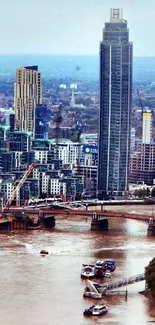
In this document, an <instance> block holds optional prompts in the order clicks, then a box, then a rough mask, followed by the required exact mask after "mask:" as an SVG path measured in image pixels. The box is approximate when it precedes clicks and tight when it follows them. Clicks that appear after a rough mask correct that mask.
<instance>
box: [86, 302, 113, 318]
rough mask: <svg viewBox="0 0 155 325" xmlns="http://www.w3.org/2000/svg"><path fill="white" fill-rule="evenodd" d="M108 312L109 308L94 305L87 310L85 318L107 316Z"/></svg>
mask: <svg viewBox="0 0 155 325" xmlns="http://www.w3.org/2000/svg"><path fill="white" fill-rule="evenodd" d="M107 311H108V308H107V306H106V305H104V304H99V305H96V306H95V305H92V306H90V307H89V308H88V309H85V310H84V312H83V314H84V316H101V315H104V314H106V313H107Z"/></svg>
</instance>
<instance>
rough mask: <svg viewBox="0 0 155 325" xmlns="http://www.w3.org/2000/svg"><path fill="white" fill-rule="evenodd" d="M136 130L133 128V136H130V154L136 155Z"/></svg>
mask: <svg viewBox="0 0 155 325" xmlns="http://www.w3.org/2000/svg"><path fill="white" fill-rule="evenodd" d="M135 135H136V131H135V128H131V136H130V153H134V151H135Z"/></svg>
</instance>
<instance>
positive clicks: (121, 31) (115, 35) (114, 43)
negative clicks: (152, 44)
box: [98, 9, 132, 196]
mask: <svg viewBox="0 0 155 325" xmlns="http://www.w3.org/2000/svg"><path fill="white" fill-rule="evenodd" d="M131 96H132V43H130V42H129V30H128V28H127V21H126V20H124V19H123V16H122V10H120V9H111V15H110V22H108V23H105V28H104V30H103V41H102V42H101V45H100V130H99V163H98V192H99V194H101V195H102V196H106V195H113V196H123V195H124V194H125V192H126V190H127V189H128V174H129V151H130V150H129V149H130V111H131V100H132V98H131Z"/></svg>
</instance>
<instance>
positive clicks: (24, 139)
mask: <svg viewBox="0 0 155 325" xmlns="http://www.w3.org/2000/svg"><path fill="white" fill-rule="evenodd" d="M31 137H32V132H26V131H14V132H10V133H9V147H10V151H30V150H31Z"/></svg>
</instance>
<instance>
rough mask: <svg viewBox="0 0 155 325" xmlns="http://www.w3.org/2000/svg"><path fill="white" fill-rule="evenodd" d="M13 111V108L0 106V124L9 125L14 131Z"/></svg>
mask: <svg viewBox="0 0 155 325" xmlns="http://www.w3.org/2000/svg"><path fill="white" fill-rule="evenodd" d="M14 120H15V112H14V111H13V109H5V108H0V124H1V125H4V126H9V128H10V131H14Z"/></svg>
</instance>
